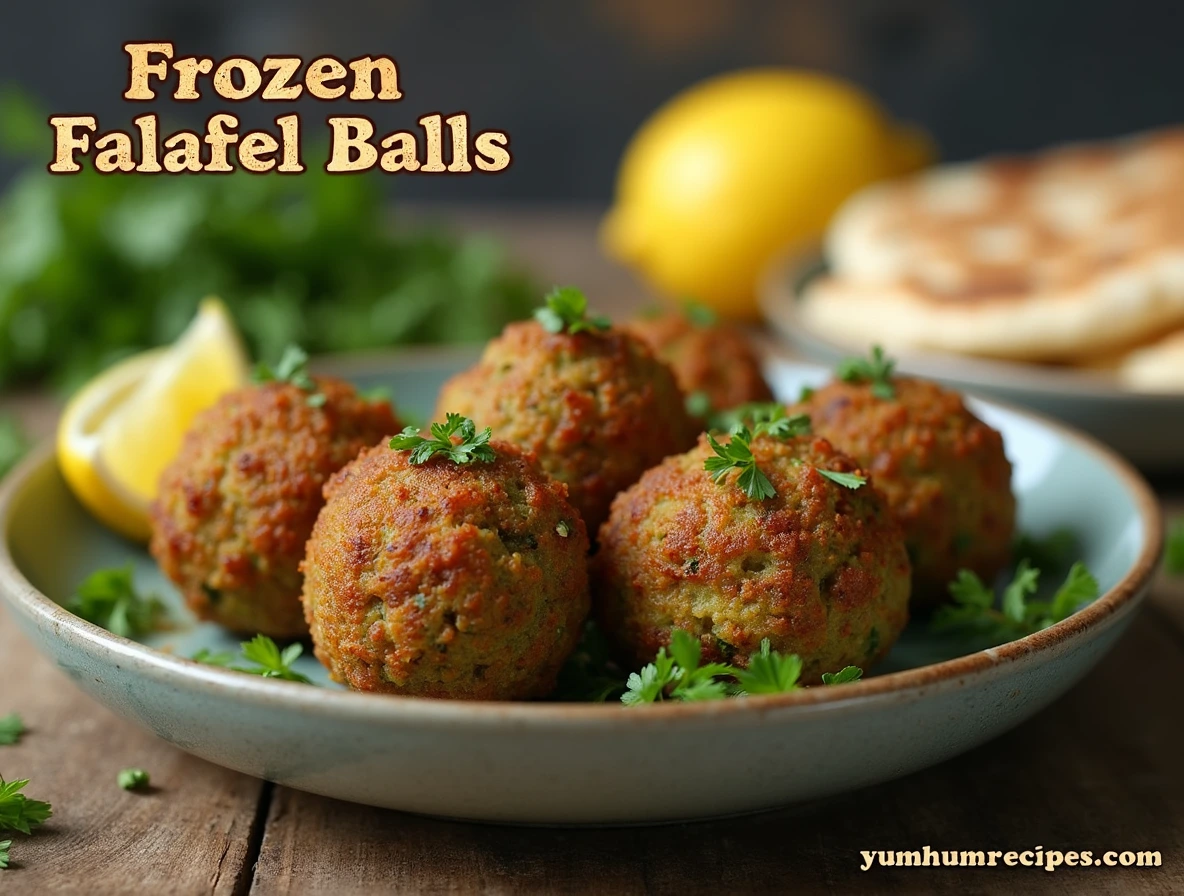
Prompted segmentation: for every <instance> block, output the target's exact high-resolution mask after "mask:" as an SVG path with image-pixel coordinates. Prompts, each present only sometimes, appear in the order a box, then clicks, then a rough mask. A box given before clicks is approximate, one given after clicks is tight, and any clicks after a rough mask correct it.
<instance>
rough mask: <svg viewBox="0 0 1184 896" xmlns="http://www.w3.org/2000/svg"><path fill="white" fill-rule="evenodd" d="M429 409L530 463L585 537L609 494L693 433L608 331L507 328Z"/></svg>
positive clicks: (663, 375) (662, 387)
mask: <svg viewBox="0 0 1184 896" xmlns="http://www.w3.org/2000/svg"><path fill="white" fill-rule="evenodd" d="M436 407H437V417H439V418H440V419H443V418H444V415H445V413H447V412H453V413H459V414H464V415H465V416H467V417H471V418H473V420H475V421H476V423H477V424H478V425H479V426H490V427H492V428H493V434H494V436H495V437H496V438H499V439H505V440H507V441H510V442H513V443H515V444H516V445H520V446H522V447H523V448H526V449H527V450H529V451H531V452H533V453H534V454H535V455H537V457H538V459H539V463H540V464H541V465H542V468H543V470H544V471H545V472H546V473H547V474H548V475H549V476H552V477H553V478H555V479H558V480H559V481H560V482H563V483H566V484H567V487H568V493H569V497H570V500H571V503H572V504H574V505H575V507H576V509H577V510H579V512H580V515H581V516H582V517H583V519H584V522H585V523H586V524H587V526H588V531H589V532H592V533H595V532H596V530H597V528H598V527H599V526H600V524H601V523H602V522H603V521H604V519H605V517H607V516H608V508H609V505H610V504H611V503H612V500H613V497H614V496H615V495H616V494H617V492H619V491H621V490H622V489H624V488H628V487H629V486H630V485H632V484H633V483H634V482H636V481H637V479H638V477H639V476H641V474H642V473H643V472H645V471H646V470H648V469H649V468H650V467H652V466H653V465H654V464H656V463H658V461H660V460H662V458H664V457H666V456H668V455H670V454H675V453H677V452H679V451H685V450H686V449H687V448H689V447H690V446H691V445H693V444H694V443H695V436H696V435H697V434H698V433H699V431H700V427H699V426H698V425H697V424H696V423H695V422H694V421H693V420H692V419H691V417H690V416H689V415H688V414H687V412H686V408H685V401H684V399H683V396H682V393H681V392H680V391H679V388H678V386H677V384H676V383H675V381H674V375H673V374H672V373H671V372H670V369H669V368H668V367H667V366H666V365H665V364H663V363H662V362H661V361H659V360H658V359H657V358H655V357H654V355H653V353H652V352H651V351H650V350H649V348H648V347H647V346H646V345H645V344H644V343H642V342H641V341H640V340H639V339H637V338H636V337H635V336H632V335H630V334H629V333H626V332H624V331H622V330H620V329H616V328H613V329H608V330H605V331H601V332H580V333H575V334H571V333H567V332H563V333H549V332H547V330H545V329H543V327H542V326H540V325H539V324H538V323H535V322H533V321H530V322H522V323H513V324H510V325H509V326H508V327H506V329H505V331H504V332H503V333H502V335H501V336H500V337H498V338H497V339H494V340H493V341H492V342H490V343H489V345H488V346H487V347H486V349H485V353H484V355H483V356H482V358H481V360H480V362H478V364H477V365H476V366H475V367H473V368H471V369H469V370H467V371H465V372H464V373H461V374H459V375H458V376H455V377H453V378H452V379H451V380H449V381H448V382H447V383H445V384H444V388H443V389H442V390H441V392H440V398H439V401H438V402H437V404H436Z"/></svg>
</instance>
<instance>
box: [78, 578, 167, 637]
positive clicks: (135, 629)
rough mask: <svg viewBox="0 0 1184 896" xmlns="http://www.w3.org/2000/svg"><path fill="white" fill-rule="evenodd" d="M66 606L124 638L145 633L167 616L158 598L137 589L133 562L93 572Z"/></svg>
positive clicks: (157, 625) (156, 626)
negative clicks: (141, 592) (145, 594)
mask: <svg viewBox="0 0 1184 896" xmlns="http://www.w3.org/2000/svg"><path fill="white" fill-rule="evenodd" d="M63 606H65V608H66V609H67V610H69V611H70V612H71V613H73V614H74V615H75V616H80V617H82V618H83V619H85V620H86V621H87V622H92V623H94V624H95V625H98V626H101V627H102V628H105V629H107V631H109V632H111V634H113V635H119V636H120V637H123V638H138V637H140V636H142V635H146V634H147V633H148V632H150V631H153V630H154V629H156V628H158V627H159V625H160V623H161V621H162V620H163V618H164V604H162V603H161V602H160V600H159V598H157V597H156V596H154V595H147V596H144V595H141V594H140V593H139V592H137V591H136V588H135V583H134V582H133V580H132V565H131V564H130V563H129V564H127V565H126V566H120V567H113V568H110V569H100V570H98V571H97V572H94V573H91V574H90V575H89V576H87V578H86V579H85V580H84V581H83V583H82V584H81V585H79V586H78V590H77V591H75V593H74V594H73V596H71V597H70V598H69V599H68V600H67V601H66V602H65V604H64V605H63Z"/></svg>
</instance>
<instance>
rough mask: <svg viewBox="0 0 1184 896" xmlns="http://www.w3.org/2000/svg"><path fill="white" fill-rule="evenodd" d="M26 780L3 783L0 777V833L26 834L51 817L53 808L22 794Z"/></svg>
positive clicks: (27, 781)
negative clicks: (15, 832) (14, 832)
mask: <svg viewBox="0 0 1184 896" xmlns="http://www.w3.org/2000/svg"><path fill="white" fill-rule="evenodd" d="M28 783H29V780H28V779H27V778H23V779H21V780H19V781H5V780H4V778H3V777H2V776H0V831H6V830H7V831H17V832H19V833H21V834H28V833H30V832H31V831H32V829H33V828H34V827H36V826H37V825H39V824H44V823H45V820H46V819H47V818H49V817H50V816H51V815H53V807H52V806H50V804H49V803H44V802H42V801H41V800H31V799H29V798H28V797H27V796H25V795H24V794H23V793H21V791H22V790H24V789H25V785H27V784H28Z"/></svg>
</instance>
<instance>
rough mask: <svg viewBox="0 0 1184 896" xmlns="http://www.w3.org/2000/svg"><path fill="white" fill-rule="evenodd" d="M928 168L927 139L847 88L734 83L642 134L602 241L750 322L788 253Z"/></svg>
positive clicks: (758, 73)
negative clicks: (762, 285) (769, 268)
mask: <svg viewBox="0 0 1184 896" xmlns="http://www.w3.org/2000/svg"><path fill="white" fill-rule="evenodd" d="M931 157H932V147H931V143H930V141H929V140H928V138H927V137H926V136H925V135H924V134H922V133H921V132H919V131H917V130H914V129H909V128H902V127H898V126H897V125H895V124H893V123H892V122H890V121H889V120H888V119H887V118H886V117H885V115H884V113H883V112H882V111H881V110H880V108H879V107H878V106H877V105H876V103H875V102H874V101H873V100H872V99H871V98H869V97H868V96H867V95H866V94H864V93H863V92H861V91H860V90H858V89H856V88H855V87H852V86H851V85H849V84H846V83H844V82H842V81H838V80H836V79H834V78H829V77H826V76H824V75H819V74H813V73H809V72H801V71H791V70H780V69H758V70H753V71H743V72H737V73H734V74H729V75H724V76H721V77H718V78H713V79H711V80H708V81H706V82H704V83H702V84H699V85H697V86H695V87H692V88H690V89H689V90H686V91H684V92H683V93H682V94H680V95H678V96H676V97H675V98H674V99H673V100H671V101H670V102H669V103H667V104H666V105H665V106H663V107H662V108H660V109H659V110H658V111H657V112H655V113H654V114H653V115H652V116H651V117H650V118H649V120H648V121H646V122H645V123H644V124H643V125H642V126H641V128H640V130H638V132H637V134H636V135H635V136H634V138H633V140H632V142H631V143H630V145H629V146H628V147H627V148H626V150H625V155H624V158H623V159H622V161H621V168H620V172H619V174H618V179H617V190H616V201H615V204H614V206H613V208H612V209H611V210H610V212H609V214H608V216H607V217H606V218H605V221H604V225H603V230H602V238H603V241H604V244H605V247H606V249H607V251H608V252H609V254H611V255H612V256H614V257H616V258H617V259H619V260H621V261H623V262H625V263H626V264H629V265H631V266H633V267H635V268H636V269H637V270H638V271H639V272H640V273H641V274H642V275H643V277H645V278H646V279H647V280H648V281H649V283H650V285H651V286H652V287H653V288H654V289H656V290H657V291H658V292H659V293H663V294H666V295H669V296H674V297H682V296H689V297H693V298H695V299H696V300H697V301H700V302H703V303H704V304H706V305H709V306H711V307H713V308H714V309H716V310H717V311H719V312H720V313H721V314H724V315H727V316H730V317H736V318H746V317H753V316H755V314H756V311H757V308H756V298H755V288H756V284H757V280H758V278H759V277H760V275H761V272H762V270H763V269H764V267H765V266H766V265H767V264H768V263H769V262H770V261H771V260H772V259H773V258H774V257H775V256H776V255H777V254H778V253H779V252H781V251H783V250H784V249H785V248H786V247H787V246H793V245H796V244H801V243H806V242H807V241H811V240H815V239H817V238H819V237H820V236H821V234H822V232H823V230H824V228H825V227H826V224H827V221H828V220H829V219H830V216H831V215H832V214H833V213H834V211H835V210H836V209H837V208H838V207H839V205H840V204H841V203H842V202H843V200H844V199H846V198H847V197H848V196H850V195H851V194H852V193H854V192H855V191H856V190H858V189H859V188H860V187H863V186H865V185H867V184H869V183H871V182H873V181H876V180H880V179H882V178H885V177H892V176H895V175H899V174H903V173H906V172H907V171H910V170H913V169H915V168H918V167H921V166H922V165H924V164H926V163H927V162H928V161H930V159H931Z"/></svg>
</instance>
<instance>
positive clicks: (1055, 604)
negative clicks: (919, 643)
mask: <svg viewBox="0 0 1184 896" xmlns="http://www.w3.org/2000/svg"><path fill="white" fill-rule="evenodd" d="M1039 587H1040V570H1039V569H1037V568H1036V567H1034V566H1032V565H1031V563H1030V562H1029V561H1028V560H1027V558H1024V559H1021V560H1020V562H1019V564H1018V565H1017V566H1016V570H1015V575H1014V576H1013V577H1012V580H1011V581H1010V582H1009V583H1008V584H1007V585H1006V586H1005V587H1004V589H1003V594H1002V596H1001V598H1000V599H999V600H998V601H996V599H995V592H994V591H993V590H992V589H990V588H988V587H987V586H986V585H984V584H983V582H982V580H981V579H980V578H979V577H978V576H977V575H975V574H974V573H973V572H971V571H970V570H968V569H963V570H960V571H959V572H958V576H957V578H956V579H954V581H953V582H951V583H950V596H951V597H952V598H953V603H950V604H946V605H944V606H942V607H939V608H938V609H937V611H936V612H935V613H934V614H933V619H932V622H931V626H932V628H933V630H934V631H936V632H951V633H954V634H958V635H961V636H963V637H966V638H969V639H971V640H974V641H976V642H983V643H987V642H989V643H991V644H1003V643H1005V642H1007V641H1013V640H1015V639H1016V638H1022V637H1024V636H1025V635H1030V634H1032V633H1033V632H1038V631H1040V630H1041V629H1045V628H1048V627H1049V626H1050V625H1053V624H1055V623H1057V622H1060V621H1061V620H1062V619H1066V618H1068V617H1069V616H1071V615H1072V614H1073V613H1074V612H1076V611H1077V609H1078V608H1080V607H1081V606H1083V605H1084V604H1088V603H1090V602H1091V601H1093V600H1096V599H1097V597H1098V593H1099V588H1098V580H1097V579H1095V578H1094V577H1093V575H1092V574H1091V573H1090V571H1089V570H1088V569H1086V567H1085V564H1083V563H1080V562H1078V563H1074V564H1073V565H1072V566H1071V567H1070V568H1069V574H1068V575H1067V576H1066V577H1065V581H1064V583H1063V584H1062V585H1061V586H1060V587H1059V588H1058V589H1057V590H1056V591H1055V592H1054V593H1053V595H1052V597H1051V598H1050V599H1049V600H1038V599H1036V598H1035V596H1036V594H1037V592H1038V591H1039Z"/></svg>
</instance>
